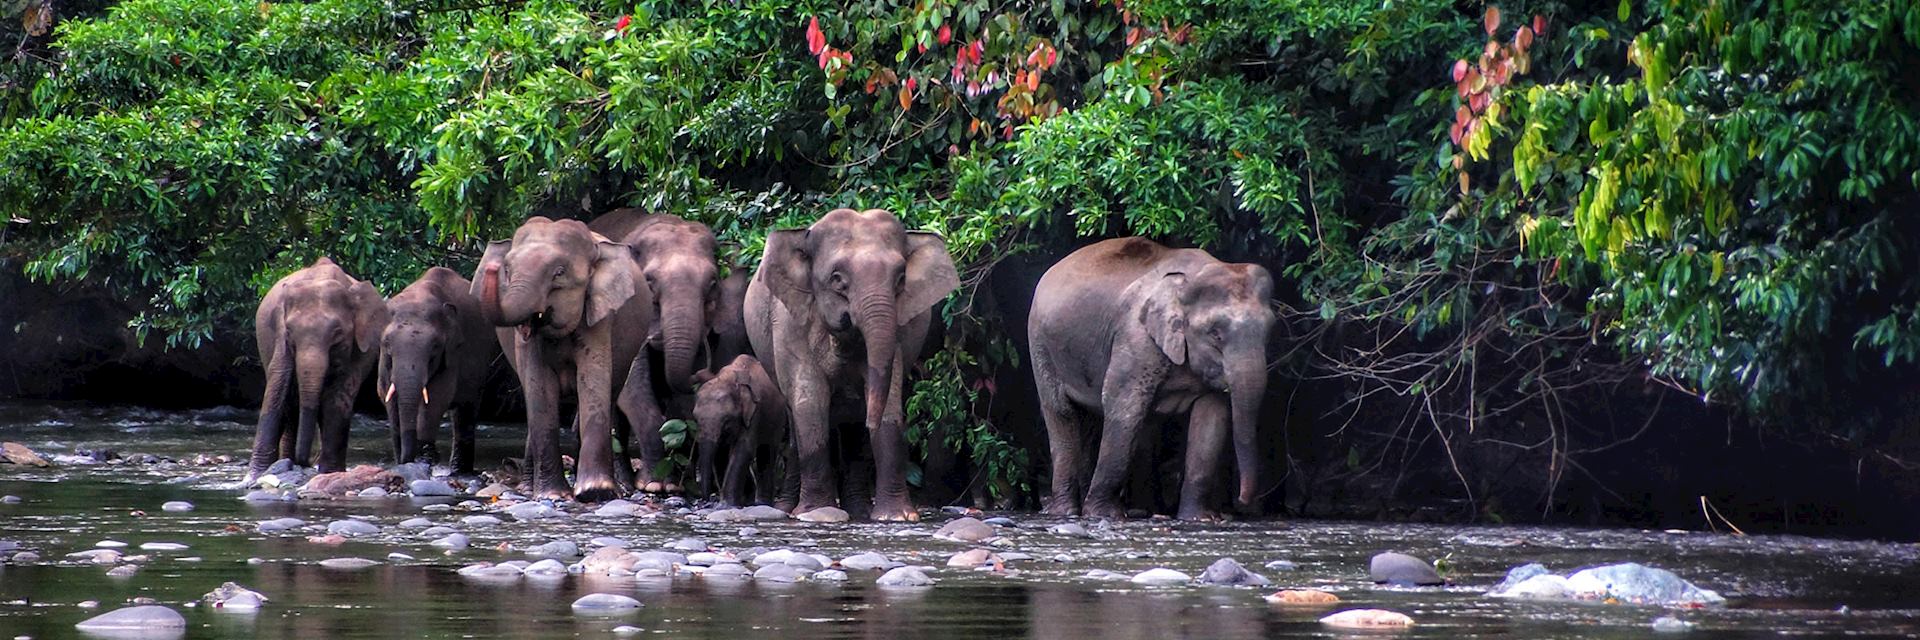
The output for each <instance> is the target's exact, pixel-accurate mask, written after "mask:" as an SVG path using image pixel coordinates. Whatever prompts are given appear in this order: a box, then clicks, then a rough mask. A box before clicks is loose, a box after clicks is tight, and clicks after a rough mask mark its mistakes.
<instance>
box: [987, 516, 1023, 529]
mask: <svg viewBox="0 0 1920 640" xmlns="http://www.w3.org/2000/svg"><path fill="white" fill-rule="evenodd" d="M981 522H985V523H987V524H990V525H993V526H996V527H1012V526H1018V525H1017V524H1015V523H1014V521H1013V518H1004V517H996V518H987V519H985V520H981Z"/></svg>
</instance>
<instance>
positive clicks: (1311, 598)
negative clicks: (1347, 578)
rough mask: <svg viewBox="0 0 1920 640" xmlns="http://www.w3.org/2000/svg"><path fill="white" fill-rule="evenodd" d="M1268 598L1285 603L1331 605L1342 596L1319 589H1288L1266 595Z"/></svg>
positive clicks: (1336, 602) (1276, 602)
mask: <svg viewBox="0 0 1920 640" xmlns="http://www.w3.org/2000/svg"><path fill="white" fill-rule="evenodd" d="M1266 600H1267V602H1271V603H1273V604H1284V605H1309V606H1310V605H1329V604H1338V603H1339V602H1340V596H1336V595H1333V594H1331V593H1327V592H1325V591H1321V590H1319V589H1287V590H1284V591H1280V592H1277V593H1273V594H1271V595H1268V596H1266Z"/></svg>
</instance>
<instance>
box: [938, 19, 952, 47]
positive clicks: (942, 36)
mask: <svg viewBox="0 0 1920 640" xmlns="http://www.w3.org/2000/svg"><path fill="white" fill-rule="evenodd" d="M933 37H934V39H936V40H939V41H940V46H943V47H944V46H946V45H947V43H949V42H953V27H952V26H950V25H944V24H943V25H940V31H939V33H936V34H934V36H933Z"/></svg>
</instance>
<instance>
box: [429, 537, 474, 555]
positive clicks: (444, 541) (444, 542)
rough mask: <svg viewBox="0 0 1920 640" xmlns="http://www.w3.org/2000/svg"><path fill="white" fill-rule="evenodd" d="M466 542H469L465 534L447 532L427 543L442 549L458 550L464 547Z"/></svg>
mask: <svg viewBox="0 0 1920 640" xmlns="http://www.w3.org/2000/svg"><path fill="white" fill-rule="evenodd" d="M468 543H469V540H468V538H467V534H464V533H449V534H447V535H445V536H442V537H440V538H438V539H436V540H434V541H433V542H429V543H427V544H430V545H433V546H436V547H439V548H442V549H451V550H453V551H460V550H463V549H466V548H467V545H468Z"/></svg>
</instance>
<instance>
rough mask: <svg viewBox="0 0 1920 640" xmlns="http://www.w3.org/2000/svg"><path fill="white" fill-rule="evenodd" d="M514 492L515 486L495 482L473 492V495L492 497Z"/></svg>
mask: <svg viewBox="0 0 1920 640" xmlns="http://www.w3.org/2000/svg"><path fill="white" fill-rule="evenodd" d="M512 492H513V487H509V486H507V485H504V484H500V483H498V482H495V483H493V484H490V485H487V486H485V487H482V488H481V489H480V490H479V491H475V492H473V495H474V497H477V498H492V497H495V496H502V495H506V494H508V493H512Z"/></svg>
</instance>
